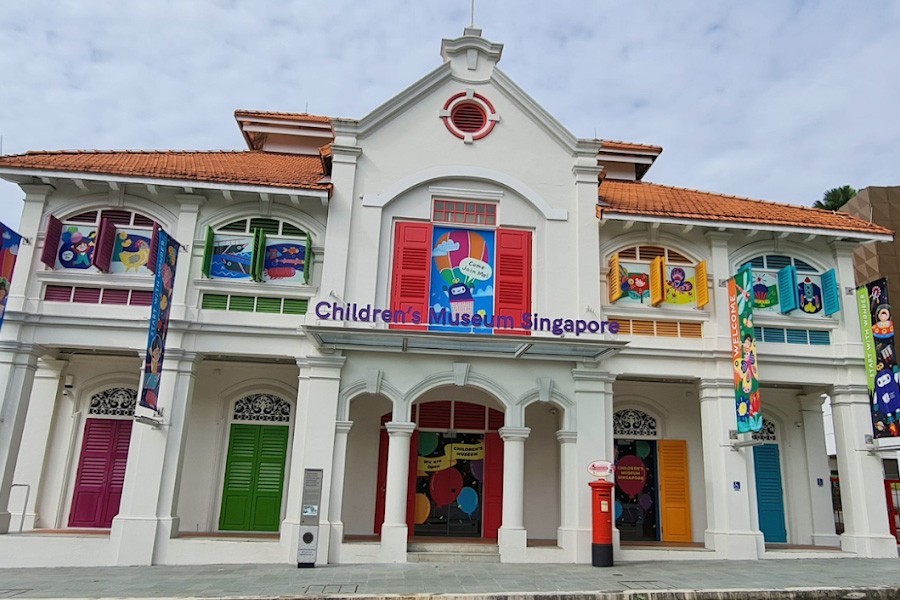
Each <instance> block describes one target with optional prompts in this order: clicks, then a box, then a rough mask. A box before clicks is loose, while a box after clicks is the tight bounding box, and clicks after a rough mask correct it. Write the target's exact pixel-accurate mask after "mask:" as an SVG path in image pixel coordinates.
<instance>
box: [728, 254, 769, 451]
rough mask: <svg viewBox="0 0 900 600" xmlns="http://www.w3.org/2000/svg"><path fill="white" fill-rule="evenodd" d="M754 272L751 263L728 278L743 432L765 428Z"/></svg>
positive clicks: (736, 388)
mask: <svg viewBox="0 0 900 600" xmlns="http://www.w3.org/2000/svg"><path fill="white" fill-rule="evenodd" d="M752 285H753V272H752V270H751V269H750V267H749V265H748V266H745V267H744V268H742V269H741V270H739V271H738V272H737V274H736V275H735V276H734V277H732V278H731V279H729V280H728V313H729V322H730V324H731V359H732V365H733V367H734V399H735V411H736V413H737V430H738V432H739V433H746V432H748V431H759V430H760V429H762V425H763V423H762V414H761V413H760V410H759V409H760V393H759V372H758V368H759V367H758V365H757V362H756V339H755V337H754V334H753V289H752Z"/></svg>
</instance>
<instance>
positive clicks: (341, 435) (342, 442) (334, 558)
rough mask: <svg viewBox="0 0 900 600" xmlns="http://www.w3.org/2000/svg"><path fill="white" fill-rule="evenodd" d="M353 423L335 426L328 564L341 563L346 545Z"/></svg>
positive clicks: (329, 512) (343, 422)
mask: <svg viewBox="0 0 900 600" xmlns="http://www.w3.org/2000/svg"><path fill="white" fill-rule="evenodd" d="M352 426H353V421H338V422H337V423H335V424H334V458H332V461H331V462H332V465H333V466H332V471H331V504H330V506H329V507H328V521H329V522H330V523H331V539H330V544H329V546H328V562H330V563H332V564H339V563H340V562H341V545H342V544H343V543H344V522H343V519H342V518H341V515H342V513H343V507H344V477H345V473H346V468H347V437H348V436H349V435H350V428H351V427H352Z"/></svg>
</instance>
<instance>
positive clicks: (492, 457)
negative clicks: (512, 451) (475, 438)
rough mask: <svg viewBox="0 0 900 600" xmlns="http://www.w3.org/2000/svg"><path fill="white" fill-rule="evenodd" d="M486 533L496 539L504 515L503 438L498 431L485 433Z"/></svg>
mask: <svg viewBox="0 0 900 600" xmlns="http://www.w3.org/2000/svg"><path fill="white" fill-rule="evenodd" d="M483 501H484V513H483V514H484V533H483V534H482V535H483V536H484V537H485V538H487V539H492V540H496V539H497V530H498V529H500V525H501V520H502V517H503V440H502V439H501V438H500V434H499V433H497V432H496V431H489V432H487V433H485V434H484V500H483Z"/></svg>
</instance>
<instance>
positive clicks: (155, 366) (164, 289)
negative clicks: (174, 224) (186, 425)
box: [141, 229, 180, 412]
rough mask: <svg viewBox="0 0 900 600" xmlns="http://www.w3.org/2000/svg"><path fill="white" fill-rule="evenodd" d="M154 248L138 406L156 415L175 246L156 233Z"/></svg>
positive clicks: (176, 245)
mask: <svg viewBox="0 0 900 600" xmlns="http://www.w3.org/2000/svg"><path fill="white" fill-rule="evenodd" d="M158 235H159V239H158V242H157V245H156V277H155V278H154V281H153V303H152V304H151V306H150V331H149V334H148V336H147V357H146V359H145V361H144V384H143V386H142V387H141V406H145V407H147V408H149V409H152V410H154V411H157V412H159V410H158V409H157V407H156V405H157V401H158V397H159V380H160V376H161V375H162V364H163V354H164V353H165V349H166V334H167V333H168V331H169V309H170V308H171V307H172V286H173V284H174V282H175V264H176V263H177V262H178V248H179V247H180V246H179V244H178V242H177V241H175V239H174V238H173V237H171V236H170V235H169V234H168V233H166V232H165V231H164V230H163V229H160V230H159V234H158Z"/></svg>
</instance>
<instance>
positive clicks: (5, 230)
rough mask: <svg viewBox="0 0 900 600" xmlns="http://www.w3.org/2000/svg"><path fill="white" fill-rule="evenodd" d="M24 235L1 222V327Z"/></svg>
mask: <svg viewBox="0 0 900 600" xmlns="http://www.w3.org/2000/svg"><path fill="white" fill-rule="evenodd" d="M21 242H22V236H21V235H19V234H18V233H16V232H15V231H13V230H12V229H10V228H9V227H7V226H6V225H4V224H3V223H0V327H2V326H3V314H4V313H5V312H6V299H7V298H8V297H9V286H10V284H11V283H12V276H13V268H14V267H15V266H16V256H17V255H18V254H19V244H20V243H21Z"/></svg>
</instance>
